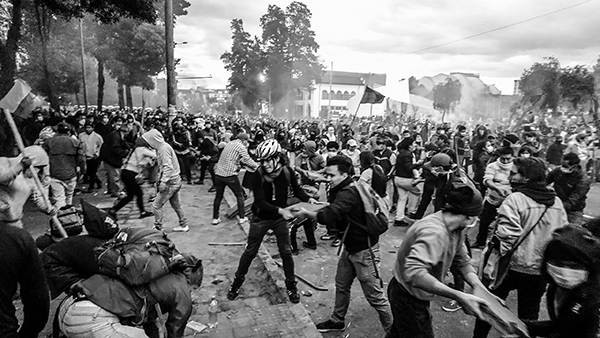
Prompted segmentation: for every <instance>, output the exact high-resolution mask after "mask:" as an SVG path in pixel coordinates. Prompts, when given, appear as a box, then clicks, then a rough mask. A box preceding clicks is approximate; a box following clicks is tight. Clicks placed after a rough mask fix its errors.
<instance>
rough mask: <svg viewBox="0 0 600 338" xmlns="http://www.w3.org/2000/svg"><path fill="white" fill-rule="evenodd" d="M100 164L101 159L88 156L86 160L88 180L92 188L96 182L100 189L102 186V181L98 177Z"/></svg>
mask: <svg viewBox="0 0 600 338" xmlns="http://www.w3.org/2000/svg"><path fill="white" fill-rule="evenodd" d="M99 165H100V159H98V158H88V159H87V160H86V168H87V170H86V179H87V180H86V181H85V183H88V184H89V185H90V190H92V189H94V184H97V185H98V189H100V188H102V181H100V179H99V178H98V166H99Z"/></svg>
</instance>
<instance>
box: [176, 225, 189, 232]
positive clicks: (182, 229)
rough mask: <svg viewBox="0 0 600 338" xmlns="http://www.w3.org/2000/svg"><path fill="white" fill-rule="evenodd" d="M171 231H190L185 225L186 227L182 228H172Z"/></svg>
mask: <svg viewBox="0 0 600 338" xmlns="http://www.w3.org/2000/svg"><path fill="white" fill-rule="evenodd" d="M173 231H174V232H188V231H190V227H189V226H187V225H186V226H184V227H182V226H181V225H180V226H177V227H174V228H173Z"/></svg>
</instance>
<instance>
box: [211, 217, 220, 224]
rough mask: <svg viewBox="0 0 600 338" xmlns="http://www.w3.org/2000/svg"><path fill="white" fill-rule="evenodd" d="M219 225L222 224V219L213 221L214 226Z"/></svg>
mask: <svg viewBox="0 0 600 338" xmlns="http://www.w3.org/2000/svg"><path fill="white" fill-rule="evenodd" d="M219 223H221V219H220V218H215V219H213V221H212V225H217V224H219Z"/></svg>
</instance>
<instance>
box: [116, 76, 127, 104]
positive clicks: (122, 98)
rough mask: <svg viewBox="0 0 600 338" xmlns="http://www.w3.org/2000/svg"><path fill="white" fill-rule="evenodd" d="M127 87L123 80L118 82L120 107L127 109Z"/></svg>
mask: <svg viewBox="0 0 600 338" xmlns="http://www.w3.org/2000/svg"><path fill="white" fill-rule="evenodd" d="M124 91H125V87H124V86H123V84H122V83H121V82H117V95H118V96H119V109H125V93H124Z"/></svg>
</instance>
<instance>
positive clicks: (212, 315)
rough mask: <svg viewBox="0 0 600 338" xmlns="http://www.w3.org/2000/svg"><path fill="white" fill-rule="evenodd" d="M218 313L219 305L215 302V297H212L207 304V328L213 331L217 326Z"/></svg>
mask: <svg viewBox="0 0 600 338" xmlns="http://www.w3.org/2000/svg"><path fill="white" fill-rule="evenodd" d="M218 313H219V303H218V302H217V299H216V297H215V296H212V299H211V300H210V304H208V327H209V328H211V329H214V328H216V327H217V326H219V319H218Z"/></svg>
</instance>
